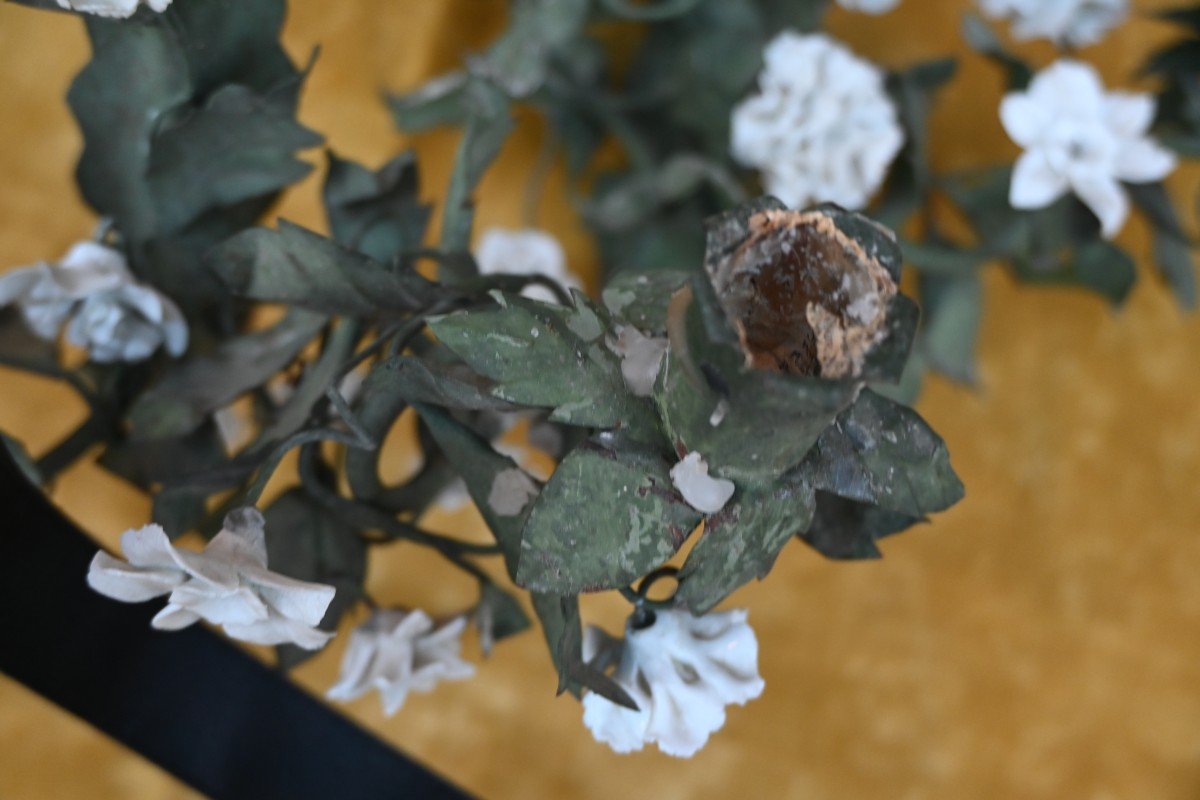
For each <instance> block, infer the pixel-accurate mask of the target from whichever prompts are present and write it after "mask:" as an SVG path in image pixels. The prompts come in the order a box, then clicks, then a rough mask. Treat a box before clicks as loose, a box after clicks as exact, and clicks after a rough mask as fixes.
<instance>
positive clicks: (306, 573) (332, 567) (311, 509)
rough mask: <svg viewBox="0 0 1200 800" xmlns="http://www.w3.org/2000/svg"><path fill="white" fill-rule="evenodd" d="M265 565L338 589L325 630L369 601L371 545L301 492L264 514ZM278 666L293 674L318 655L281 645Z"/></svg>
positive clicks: (323, 624)
mask: <svg viewBox="0 0 1200 800" xmlns="http://www.w3.org/2000/svg"><path fill="white" fill-rule="evenodd" d="M264 516H265V517H266V520H267V561H268V563H269V564H270V567H271V570H272V571H274V572H278V573H280V574H281V575H286V576H287V577H289V578H295V579H296V580H301V581H311V582H314V583H323V584H325V585H327V586H332V587H334V589H336V590H337V593H336V594H334V596H333V601H332V602H331V603H330V604H329V608H328V610H326V612H325V618H324V619H323V620H321V625H320V627H321V629H322V630H327V631H333V630H336V629H337V626H338V622H339V621H340V620H341V618H342V616H343V615H345V614H346V613H348V612H349V611H350V610H351V609H353V608H354V606H355V605H356V604H357V603H358V602H359V601H360V600H361V599H362V598H363V597H364V596H365V592H364V584H365V583H366V579H367V543H366V542H365V541H364V540H363V539H362V537H360V536H359V535H358V534H357V533H356V532H355V531H354V530H353V529H352V528H350V527H348V526H347V525H346V524H345V523H343V522H342V521H341V520H340V519H339V518H337V517H334V516H331V515H330V514H329V513H328V512H327V511H326V510H325V509H324V507H323V506H321V505H320V504H319V503H317V502H315V501H313V500H312V499H311V498H310V497H309V496H308V495H307V494H306V493H305V492H304V491H303V490H302V489H293V490H291V491H289V492H287V493H286V494H284V495H283V496H281V497H280V498H279V499H278V500H276V501H275V502H273V503H272V504H271V505H270V506H269V507H268V508H267V509H266V511H265V512H264ZM277 652H278V654H279V665H280V667H282V668H284V669H291V668H292V667H295V666H296V665H298V664H300V663H301V662H303V661H305V660H307V659H308V658H311V657H312V656H313V655H315V652H313V651H308V650H303V649H301V648H299V647H293V646H287V645H285V646H282V647H279V648H278V650H277Z"/></svg>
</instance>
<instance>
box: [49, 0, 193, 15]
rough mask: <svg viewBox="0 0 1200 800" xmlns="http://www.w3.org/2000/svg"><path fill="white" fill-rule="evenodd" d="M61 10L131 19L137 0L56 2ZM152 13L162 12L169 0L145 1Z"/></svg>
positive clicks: (135, 9) (72, 0)
mask: <svg viewBox="0 0 1200 800" xmlns="http://www.w3.org/2000/svg"><path fill="white" fill-rule="evenodd" d="M58 4H59V6H61V7H62V8H67V9H71V10H73V11H80V12H82V13H84V14H94V15H96V16H98V17H117V18H126V17H132V16H133V15H134V13H135V12H136V11H137V10H138V0H58ZM146 4H147V5H148V6H150V8H151V9H153V10H154V11H158V12H162V11H165V10H166V9H167V6H169V5H171V0H147V2H146Z"/></svg>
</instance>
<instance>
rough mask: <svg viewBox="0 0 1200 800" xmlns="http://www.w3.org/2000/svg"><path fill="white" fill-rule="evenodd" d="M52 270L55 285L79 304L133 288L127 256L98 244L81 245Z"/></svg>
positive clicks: (52, 267)
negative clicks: (103, 294) (96, 297)
mask: <svg viewBox="0 0 1200 800" xmlns="http://www.w3.org/2000/svg"><path fill="white" fill-rule="evenodd" d="M50 269H51V272H52V274H53V276H54V280H55V282H56V283H57V284H58V285H59V286H60V287H61V288H62V290H63V291H64V292H66V293H67V295H68V296H70V297H71V298H73V299H76V300H82V299H83V298H85V297H90V296H91V295H94V294H99V293H100V292H107V291H112V290H117V289H120V288H121V287H123V286H128V285H132V284H133V275H132V273H130V271H129V265H128V264H127V263H126V262H125V256H124V255H122V254H121V252H120V251H119V250H114V249H113V248H111V247H105V246H104V245H102V244H99V243H97V242H90V241H84V242H79V243H78V244H76V245H74V246H73V247H72V248H71V249H70V250H68V251H67V254H66V255H65V256H63V257H62V259H61V260H60V261H59V262H58V263H57V264H52V265H51V267H50Z"/></svg>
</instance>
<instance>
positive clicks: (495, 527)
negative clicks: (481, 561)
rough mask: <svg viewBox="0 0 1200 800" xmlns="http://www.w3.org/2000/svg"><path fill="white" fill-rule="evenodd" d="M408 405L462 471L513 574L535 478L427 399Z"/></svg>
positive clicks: (468, 488) (532, 501) (532, 496)
mask: <svg viewBox="0 0 1200 800" xmlns="http://www.w3.org/2000/svg"><path fill="white" fill-rule="evenodd" d="M413 407H414V408H415V409H416V410H417V413H418V414H420V415H421V419H422V420H424V421H425V424H426V425H427V426H428V427H429V432H430V433H431V434H432V435H433V438H434V440H435V441H436V442H437V445H438V447H439V448H440V449H441V451H442V452H443V453H445V455H446V458H448V459H449V460H450V463H451V464H453V465H454V468H455V469H456V470H457V471H458V473H459V475H461V476H462V479H463V482H464V483H466V485H467V491H468V492H469V493H470V495H471V499H472V500H473V501H475V506H476V507H477V508H478V509H479V513H480V514H481V515H482V516H483V519H484V521H485V522H486V523H487V525H488V527H489V528H491V530H492V534H493V535H494V536H495V537H496V541H497V542H499V544H500V548H501V549H502V550H503V551H504V563H505V565H506V566H507V567H508V572H509V576H510V577H513V578H514V579H515V577H516V574H517V568H518V562H519V560H520V558H521V547H522V545H521V530H522V528H524V527H525V521H526V519H527V518H528V516H529V513H530V510H531V508H532V506H533V504H534V502H535V500H534V498H535V497H536V496H537V493H538V485H537V483H536V481H534V480H533V479H532V478H530V477H529V476H528V475H526V474H525V473H524V472H523V471H522V470H521V469H520V467H518V466H517V464H516V462H514V461H513V460H512V459H511V458H509V457H508V456H503V455H500V454H499V453H497V452H496V451H495V450H493V449H492V446H491V445H490V444H489V443H488V442H487V440H486V439H484V438H483V437H481V436H479V435H478V434H476V433H475V432H474V431H472V430H470V429H468V428H467V427H466V426H464V425H463V424H461V423H459V422H458V421H456V420H455V419H454V418H453V417H451V416H450V415H448V414H446V413H445V412H443V411H441V410H439V409H436V408H434V407H432V406H428V405H422V404H414V406H413Z"/></svg>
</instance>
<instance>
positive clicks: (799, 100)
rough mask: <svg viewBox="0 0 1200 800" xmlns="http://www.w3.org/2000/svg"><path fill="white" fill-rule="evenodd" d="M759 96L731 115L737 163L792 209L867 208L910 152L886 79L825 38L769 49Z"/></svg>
mask: <svg viewBox="0 0 1200 800" xmlns="http://www.w3.org/2000/svg"><path fill="white" fill-rule="evenodd" d="M763 61H764V66H763V70H762V72H761V73H760V74H759V78H758V83H759V93H758V94H756V95H753V96H751V97H748V98H747V99H745V100H743V101H742V102H741V103H739V104H738V105H737V106H736V107H735V108H734V110H733V119H732V134H731V138H732V142H731V150H732V152H733V157H734V158H735V159H737V160H738V161H739V162H740V163H742V164H744V165H746V166H748V167H755V168H757V169H758V170H759V171H760V172H761V173H762V180H763V186H764V188H765V189H766V190H767V192H769V193H770V194H773V195H775V196H776V197H778V198H779V199H780V200H782V201H783V202H785V203H787V204H788V205H789V206H792V207H794V208H798V207H802V206H806V205H809V204H810V203H820V202H833V203H837V204H838V205H841V206H844V207H845V208H850V209H858V208H863V207H864V206H866V204H867V202H868V201H869V200H870V199H871V195H873V194H874V193H875V190H876V189H878V188H879V186H880V185H881V184H882V183H883V180H884V178H885V177H886V176H887V169H888V166H889V165H890V164H891V163H892V160H893V159H895V157H896V154H897V153H899V152H900V148H901V147H902V146H903V145H904V132H903V131H902V130H901V128H900V124H899V123H898V122H897V117H896V108H895V106H894V105H893V104H892V101H891V100H890V99H889V98H888V96H887V92H886V91H884V83H883V73H882V72H881V71H880V70H879V69H878V68H877V67H875V66H874V65H873V64H871V63H869V62H867V61H864V60H863V59H861V58H858V57H857V56H855V55H854V54H853V53H851V52H850V51H849V50H848V49H846V47H844V46H843V45H841V44H839V43H838V42H836V41H834V40H833V39H830V38H829V37H828V36H825V35H823V34H810V35H802V34H799V33H795V32H794V31H785V32H783V33H781V34H779V35H778V36H776V37H775V38H774V39H772V40H771V42H770V44H768V45H767V48H766V50H765V51H764V52H763Z"/></svg>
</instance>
